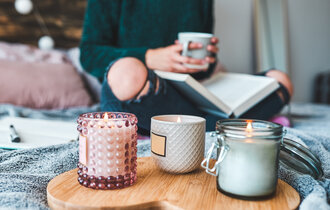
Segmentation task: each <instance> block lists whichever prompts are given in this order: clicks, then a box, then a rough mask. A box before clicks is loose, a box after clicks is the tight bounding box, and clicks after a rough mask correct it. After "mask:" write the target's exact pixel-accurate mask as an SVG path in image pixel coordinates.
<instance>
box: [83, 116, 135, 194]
mask: <svg viewBox="0 0 330 210" xmlns="http://www.w3.org/2000/svg"><path fill="white" fill-rule="evenodd" d="M77 122H78V127H77V130H78V131H79V132H80V135H79V163H78V168H79V170H78V182H79V183H80V184H81V185H83V186H85V187H89V188H93V189H102V190H106V189H110V190H112V189H120V188H124V187H128V186H131V185H133V184H134V183H135V181H136V177H137V176H136V166H137V162H136V160H137V157H136V152H137V147H136V145H137V118H136V116H135V115H134V114H129V113H121V112H103V113H101V112H94V113H86V114H82V115H80V116H79V118H78V120H77Z"/></svg>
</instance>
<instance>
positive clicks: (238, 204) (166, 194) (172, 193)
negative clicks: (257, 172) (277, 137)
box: [47, 157, 300, 210]
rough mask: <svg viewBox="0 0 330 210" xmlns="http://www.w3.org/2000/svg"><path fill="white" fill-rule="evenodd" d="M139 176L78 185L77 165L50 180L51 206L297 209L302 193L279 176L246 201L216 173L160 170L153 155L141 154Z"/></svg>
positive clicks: (68, 207) (87, 207) (66, 207)
mask: <svg viewBox="0 0 330 210" xmlns="http://www.w3.org/2000/svg"><path fill="white" fill-rule="evenodd" d="M137 173H138V180H137V182H136V183H135V184H134V185H133V186H130V187H128V188H124V189H120V190H93V189H90V188H86V187H83V186H81V185H79V183H78V181H77V177H78V175H77V169H74V170H71V171H68V172H66V173H63V174H61V175H59V176H57V177H55V178H54V179H53V180H51V181H50V182H49V184H48V187H47V198H48V204H49V206H50V207H51V208H52V209H145V208H157V209H281V210H284V209H296V208H297V207H298V205H299V203H300V197H299V194H298V193H297V192H296V191H295V190H294V189H293V188H292V187H291V186H289V185H288V184H286V183H285V182H283V181H281V180H279V182H278V185H277V190H276V194H275V196H274V197H272V198H270V199H267V200H260V201H247V200H239V199H235V198H232V197H229V196H226V195H224V194H222V193H220V192H219V191H217V189H216V177H214V176H211V175H208V174H207V173H205V172H204V171H203V170H202V169H199V170H196V171H195V172H192V173H188V174H182V175H173V174H169V173H166V172H163V171H161V170H159V169H158V168H157V167H156V166H155V164H154V162H153V161H152V159H151V158H150V157H146V158H138V171H137Z"/></svg>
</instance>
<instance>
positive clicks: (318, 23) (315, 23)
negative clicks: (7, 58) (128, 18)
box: [0, 0, 330, 103]
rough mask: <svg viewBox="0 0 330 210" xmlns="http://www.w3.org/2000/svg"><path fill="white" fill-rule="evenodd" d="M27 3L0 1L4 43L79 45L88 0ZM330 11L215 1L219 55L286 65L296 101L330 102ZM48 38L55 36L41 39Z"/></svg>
mask: <svg viewBox="0 0 330 210" xmlns="http://www.w3.org/2000/svg"><path fill="white" fill-rule="evenodd" d="M17 1H20V5H19V4H16V5H15V3H17ZM26 1H30V0H16V2H15V0H1V1H0V41H3V42H9V43H25V44H32V45H36V46H37V45H38V42H39V47H40V44H41V45H42V46H41V47H44V48H53V47H55V48H59V49H68V48H73V47H77V46H78V45H79V40H80V36H81V31H82V22H83V16H84V9H85V6H86V0H69V1H68V0H33V1H30V2H32V3H33V5H32V7H31V5H29V4H26ZM24 2H25V3H24ZM15 6H16V8H15ZM30 7H31V8H30ZM329 11H330V1H329V0H314V1H310V0H277V1H274V0H214V16H215V34H216V36H218V37H219V38H220V53H219V59H220V61H221V62H222V64H223V65H224V66H225V67H226V69H227V70H228V71H231V72H241V73H254V72H257V71H262V70H266V69H269V68H278V69H281V70H283V71H285V72H287V73H288V74H290V76H291V78H292V80H293V83H294V87H295V95H294V98H293V101H294V102H313V101H314V102H322V101H321V100H318V101H317V99H316V98H317V96H316V95H317V94H321V95H322V94H323V95H325V97H326V99H325V100H323V102H325V103H326V102H327V100H328V101H329V100H330V99H329V98H330V96H329V92H330V91H327V90H326V89H327V88H328V89H330V85H329V83H330V82H329V81H330V79H327V77H328V76H327V74H326V73H325V74H323V76H320V73H323V72H327V71H328V72H329V69H330V24H329V20H330V13H329ZM43 36H49V37H48V38H51V39H44V40H43V43H40V41H41V39H40V38H42V37H43ZM317 77H319V78H318V80H317ZM315 81H318V82H315ZM317 83H319V84H317ZM321 83H322V85H321ZM317 91H318V92H317ZM320 91H321V92H320ZM322 91H323V92H322Z"/></svg>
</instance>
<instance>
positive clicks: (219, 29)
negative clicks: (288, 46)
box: [214, 0, 254, 73]
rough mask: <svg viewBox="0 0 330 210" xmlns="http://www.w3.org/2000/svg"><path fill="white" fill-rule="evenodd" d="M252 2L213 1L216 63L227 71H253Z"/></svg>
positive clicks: (235, 0)
mask: <svg viewBox="0 0 330 210" xmlns="http://www.w3.org/2000/svg"><path fill="white" fill-rule="evenodd" d="M252 3H253V0H214V10H215V11H214V16H215V31H214V32H215V35H216V36H217V37H218V38H219V39H220V44H219V47H220V53H219V60H220V62H221V63H222V64H223V65H224V66H225V67H226V69H227V70H228V71H230V72H241V73H252V72H254V59H253V57H254V55H253V54H254V51H253V49H254V47H253V45H254V44H253V27H252V22H253V18H252V17H253V14H252V8H253V4H252Z"/></svg>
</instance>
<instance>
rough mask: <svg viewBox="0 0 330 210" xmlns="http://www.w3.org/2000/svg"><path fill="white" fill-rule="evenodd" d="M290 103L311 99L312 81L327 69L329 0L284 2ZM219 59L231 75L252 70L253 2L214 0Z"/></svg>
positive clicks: (329, 47) (329, 55)
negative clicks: (287, 23) (287, 34)
mask: <svg viewBox="0 0 330 210" xmlns="http://www.w3.org/2000/svg"><path fill="white" fill-rule="evenodd" d="M287 1H288V7H289V8H288V10H289V11H288V12H289V14H288V16H289V45H290V46H289V47H290V59H291V72H292V75H291V78H292V80H293V83H294V86H295V95H294V98H293V100H294V101H297V102H309V101H311V100H312V91H313V80H314V78H315V76H316V74H317V73H318V72H321V71H324V70H327V69H330V0H287ZM214 4H215V5H214V6H215V12H214V14H215V34H216V35H217V36H218V37H219V38H220V53H219V59H220V61H221V62H222V63H223V64H224V65H225V67H226V68H227V69H228V71H231V72H242V73H253V72H254V71H255V59H254V53H255V52H254V41H253V0H214Z"/></svg>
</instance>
